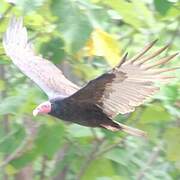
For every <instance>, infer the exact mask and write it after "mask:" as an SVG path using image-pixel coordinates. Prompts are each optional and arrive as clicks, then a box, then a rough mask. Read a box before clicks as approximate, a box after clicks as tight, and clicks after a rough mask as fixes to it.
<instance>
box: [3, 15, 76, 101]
mask: <svg viewBox="0 0 180 180" xmlns="http://www.w3.org/2000/svg"><path fill="white" fill-rule="evenodd" d="M3 45H4V48H5V52H6V54H7V55H8V56H9V57H10V58H11V59H12V61H13V63H14V64H15V65H16V66H17V67H18V68H19V69H20V70H21V71H22V72H23V73H24V74H25V75H27V76H28V77H29V78H30V79H32V80H33V81H34V82H35V83H36V84H37V85H38V86H39V87H40V88H41V89H42V90H43V91H44V92H45V93H46V94H47V95H48V97H49V98H54V97H56V96H69V95H71V94H73V93H74V92H76V91H77V90H78V89H79V88H78V86H76V85H75V84H73V83H72V82H71V81H69V80H68V79H66V78H65V76H64V75H63V73H62V72H61V71H60V70H59V69H58V68H57V67H56V66H55V65H54V64H53V63H51V62H50V61H48V60H46V59H43V58H42V57H39V56H37V55H35V53H34V51H33V49H32V47H31V46H30V44H29V43H28V37H27V30H26V28H25V27H23V21H22V18H19V19H16V18H12V19H11V21H10V24H9V27H8V29H7V31H6V33H5V35H4V37H3Z"/></svg>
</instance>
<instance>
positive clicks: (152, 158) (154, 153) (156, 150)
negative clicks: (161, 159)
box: [136, 143, 162, 180]
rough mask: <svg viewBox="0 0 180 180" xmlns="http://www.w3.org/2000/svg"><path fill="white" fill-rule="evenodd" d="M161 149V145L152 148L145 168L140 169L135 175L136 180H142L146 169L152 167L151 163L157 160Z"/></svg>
mask: <svg viewBox="0 0 180 180" xmlns="http://www.w3.org/2000/svg"><path fill="white" fill-rule="evenodd" d="M161 149H162V143H160V144H159V145H157V146H156V147H154V149H153V150H152V153H151V155H150V156H149V159H148V160H147V163H146V165H145V167H142V169H141V170H140V171H139V172H138V173H137V178H136V180H143V178H144V176H145V174H146V172H147V171H148V169H149V168H150V167H151V166H152V165H153V163H154V162H155V161H156V160H157V158H158V156H159V153H160V152H161Z"/></svg>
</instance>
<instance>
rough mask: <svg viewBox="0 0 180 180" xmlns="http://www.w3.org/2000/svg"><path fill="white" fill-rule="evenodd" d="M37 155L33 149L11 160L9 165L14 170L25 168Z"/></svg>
mask: <svg viewBox="0 0 180 180" xmlns="http://www.w3.org/2000/svg"><path fill="white" fill-rule="evenodd" d="M38 155H39V152H38V151H36V149H34V148H33V149H31V150H28V151H26V152H25V153H23V154H22V155H21V156H20V157H17V158H15V159H13V160H12V161H11V162H10V165H11V166H13V167H14V168H15V169H17V170H19V169H21V168H23V167H25V166H26V165H27V164H28V163H31V162H32V161H34V160H35V159H36V157H37V156H38Z"/></svg>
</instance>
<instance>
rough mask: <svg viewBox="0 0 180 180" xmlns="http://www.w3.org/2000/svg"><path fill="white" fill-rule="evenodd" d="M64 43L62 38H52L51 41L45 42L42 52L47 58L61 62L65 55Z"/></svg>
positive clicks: (41, 48)
mask: <svg viewBox="0 0 180 180" xmlns="http://www.w3.org/2000/svg"><path fill="white" fill-rule="evenodd" d="M63 48H64V43H63V41H62V40H61V39H60V38H52V39H51V40H50V41H48V42H46V43H43V44H42V46H41V47H40V52H41V53H42V54H43V55H44V57H45V58H47V59H49V60H51V61H53V62H54V63H56V64H57V63H59V62H60V61H61V60H63V59H64V57H65V51H64V49H63Z"/></svg>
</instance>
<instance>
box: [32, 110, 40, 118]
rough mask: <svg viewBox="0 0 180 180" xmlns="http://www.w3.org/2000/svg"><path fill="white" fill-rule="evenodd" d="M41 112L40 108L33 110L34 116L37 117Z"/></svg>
mask: <svg viewBox="0 0 180 180" xmlns="http://www.w3.org/2000/svg"><path fill="white" fill-rule="evenodd" d="M38 114H39V110H38V109H34V110H33V116H34V117H35V116H37V115H38Z"/></svg>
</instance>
